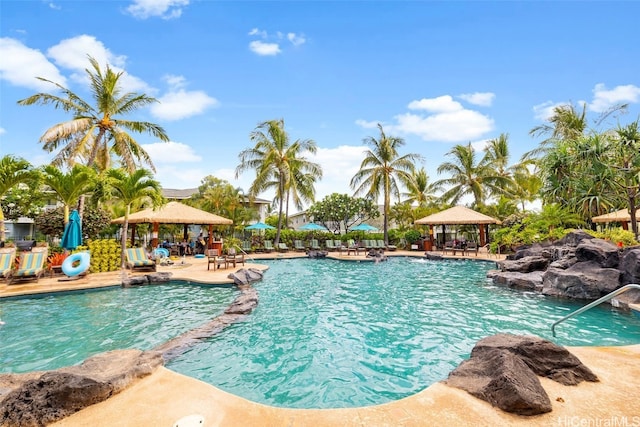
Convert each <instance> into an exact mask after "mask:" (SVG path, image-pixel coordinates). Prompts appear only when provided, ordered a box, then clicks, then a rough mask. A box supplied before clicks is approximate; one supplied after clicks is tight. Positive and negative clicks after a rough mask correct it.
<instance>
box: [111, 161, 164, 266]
mask: <svg viewBox="0 0 640 427" xmlns="http://www.w3.org/2000/svg"><path fill="white" fill-rule="evenodd" d="M106 177H107V180H108V185H109V188H110V189H111V193H112V195H113V197H114V198H115V199H116V200H118V201H120V202H121V203H122V204H124V205H125V206H126V209H125V213H124V223H123V225H122V236H121V238H120V245H121V249H122V254H121V255H120V265H121V268H122V271H124V269H125V251H126V249H127V232H128V228H129V215H130V214H131V207H132V206H133V205H136V204H137V205H141V204H142V203H151V205H152V206H153V207H158V206H160V205H162V203H163V202H164V199H163V197H162V189H161V188H160V183H159V182H158V181H156V180H154V179H153V174H152V173H151V172H150V171H149V170H147V169H138V170H137V171H135V172H133V173H131V174H129V173H127V172H126V171H125V170H123V169H110V170H108V171H107V172H106Z"/></svg>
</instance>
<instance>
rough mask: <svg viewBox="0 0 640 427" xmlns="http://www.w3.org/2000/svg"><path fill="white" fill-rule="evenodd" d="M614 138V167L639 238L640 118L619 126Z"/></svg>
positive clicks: (634, 230)
mask: <svg viewBox="0 0 640 427" xmlns="http://www.w3.org/2000/svg"><path fill="white" fill-rule="evenodd" d="M616 134H617V135H616V138H614V139H613V143H614V153H613V157H614V160H613V163H614V166H613V167H614V168H615V169H616V170H617V171H618V172H619V174H620V176H621V179H620V181H621V182H620V184H619V185H620V186H621V187H622V188H623V189H624V192H625V196H626V203H627V208H628V209H629V213H630V215H631V229H632V230H633V233H634V234H635V236H636V239H637V238H638V219H637V218H636V211H637V209H638V204H639V203H640V202H639V201H638V199H639V198H640V119H637V120H636V121H635V122H632V123H630V124H628V125H627V126H624V127H622V126H618V129H616Z"/></svg>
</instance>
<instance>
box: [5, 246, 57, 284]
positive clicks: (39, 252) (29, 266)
mask: <svg viewBox="0 0 640 427" xmlns="http://www.w3.org/2000/svg"><path fill="white" fill-rule="evenodd" d="M48 252H49V248H33V250H32V252H23V253H22V254H20V265H19V266H18V268H17V269H15V270H12V271H11V273H9V274H10V277H9V284H12V283H13V282H16V281H27V280H35V281H36V282H37V281H38V279H40V277H42V275H43V274H44V269H45V263H46V261H47V255H48Z"/></svg>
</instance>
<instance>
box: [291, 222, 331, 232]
mask: <svg viewBox="0 0 640 427" xmlns="http://www.w3.org/2000/svg"><path fill="white" fill-rule="evenodd" d="M298 230H302V231H329V230H327V227H325V226H323V225H320V224H316V223H315V222H310V223H308V224H305V225H303V226H302V227H300V228H298Z"/></svg>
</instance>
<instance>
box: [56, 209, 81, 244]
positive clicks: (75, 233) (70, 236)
mask: <svg viewBox="0 0 640 427" xmlns="http://www.w3.org/2000/svg"><path fill="white" fill-rule="evenodd" d="M80 245H82V223H81V221H80V215H78V211H77V210H75V209H74V210H73V211H72V212H71V215H69V222H68V223H67V225H65V227H64V232H63V233H62V240H61V241H60V246H61V247H63V248H65V249H67V250H70V251H71V250H73V249H75V248H77V247H78V246H80Z"/></svg>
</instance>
